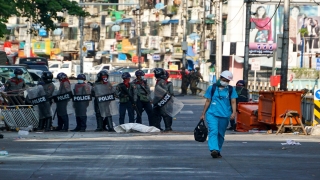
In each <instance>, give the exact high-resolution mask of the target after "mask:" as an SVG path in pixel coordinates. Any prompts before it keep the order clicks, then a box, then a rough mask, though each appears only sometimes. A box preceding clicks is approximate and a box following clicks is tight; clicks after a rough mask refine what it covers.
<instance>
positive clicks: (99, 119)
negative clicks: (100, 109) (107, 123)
mask: <svg viewBox="0 0 320 180" xmlns="http://www.w3.org/2000/svg"><path fill="white" fill-rule="evenodd" d="M96 120H97V129H96V130H94V131H95V132H99V131H103V119H102V117H101V116H96Z"/></svg>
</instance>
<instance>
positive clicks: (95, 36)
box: [92, 28, 100, 42]
mask: <svg viewBox="0 0 320 180" xmlns="http://www.w3.org/2000/svg"><path fill="white" fill-rule="evenodd" d="M92 40H93V41H95V42H99V41H100V28H94V29H92Z"/></svg>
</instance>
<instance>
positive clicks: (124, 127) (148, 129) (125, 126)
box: [114, 123, 160, 133]
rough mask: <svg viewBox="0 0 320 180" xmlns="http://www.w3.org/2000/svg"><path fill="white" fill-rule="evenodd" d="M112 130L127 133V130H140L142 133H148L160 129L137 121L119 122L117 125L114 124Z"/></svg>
mask: <svg viewBox="0 0 320 180" xmlns="http://www.w3.org/2000/svg"><path fill="white" fill-rule="evenodd" d="M114 130H115V131H116V132H117V133H123V132H126V133H129V132H142V133H148V132H160V129H158V128H156V127H154V126H146V125H143V124H139V123H126V124H121V125H119V126H116V127H115V128H114Z"/></svg>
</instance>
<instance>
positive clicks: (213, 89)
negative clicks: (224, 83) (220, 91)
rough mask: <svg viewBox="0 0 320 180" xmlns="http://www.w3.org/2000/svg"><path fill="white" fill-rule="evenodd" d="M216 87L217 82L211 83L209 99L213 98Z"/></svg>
mask: <svg viewBox="0 0 320 180" xmlns="http://www.w3.org/2000/svg"><path fill="white" fill-rule="evenodd" d="M216 88H217V84H212V88H211V100H212V98H213V95H214V92H215V91H216Z"/></svg>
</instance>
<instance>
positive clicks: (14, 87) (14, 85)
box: [4, 68, 26, 105]
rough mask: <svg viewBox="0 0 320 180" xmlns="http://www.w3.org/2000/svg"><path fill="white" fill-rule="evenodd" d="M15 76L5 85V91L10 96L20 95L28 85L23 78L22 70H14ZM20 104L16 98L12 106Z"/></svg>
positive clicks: (13, 99) (11, 103)
mask: <svg viewBox="0 0 320 180" xmlns="http://www.w3.org/2000/svg"><path fill="white" fill-rule="evenodd" d="M14 74H15V76H14V77H12V78H10V79H8V80H7V82H6V83H5V89H4V91H5V92H7V93H8V94H19V93H20V92H22V90H23V89H25V88H26V84H25V82H24V79H23V77H22V74H23V71H22V69H20V68H16V69H15V70H14ZM20 98H21V99H22V100H24V97H23V95H21V96H20ZM17 104H20V102H19V101H17V100H16V99H15V98H12V102H10V105H17Z"/></svg>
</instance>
